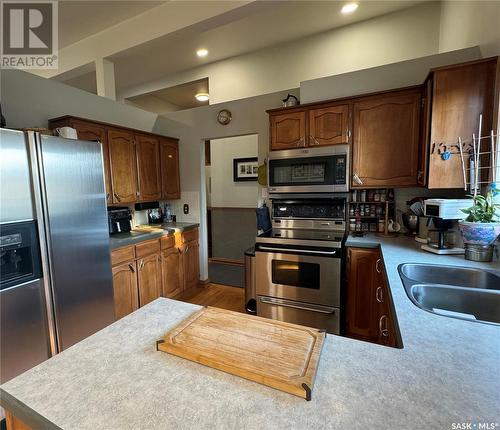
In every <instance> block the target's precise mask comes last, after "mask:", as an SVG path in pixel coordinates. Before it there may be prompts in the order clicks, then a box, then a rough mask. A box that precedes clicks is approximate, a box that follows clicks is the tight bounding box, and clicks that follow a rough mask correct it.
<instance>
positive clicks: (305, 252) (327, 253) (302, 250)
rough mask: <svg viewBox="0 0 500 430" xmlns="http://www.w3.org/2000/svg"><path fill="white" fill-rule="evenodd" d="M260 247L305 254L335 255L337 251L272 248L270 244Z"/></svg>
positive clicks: (274, 250)
mask: <svg viewBox="0 0 500 430" xmlns="http://www.w3.org/2000/svg"><path fill="white" fill-rule="evenodd" d="M259 249H262V250H264V251H273V252H283V251H290V252H302V253H304V254H315V255H335V254H336V253H337V251H314V250H313V249H295V248H272V247H270V246H262V245H261V246H260V247H259Z"/></svg>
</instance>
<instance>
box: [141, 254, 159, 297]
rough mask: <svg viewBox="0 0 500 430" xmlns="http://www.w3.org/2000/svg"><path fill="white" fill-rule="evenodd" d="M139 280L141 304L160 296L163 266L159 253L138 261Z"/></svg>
mask: <svg viewBox="0 0 500 430" xmlns="http://www.w3.org/2000/svg"><path fill="white" fill-rule="evenodd" d="M137 266H138V267H137V270H138V276H137V278H138V281H139V306H144V305H146V304H148V303H149V302H152V301H153V300H155V299H157V298H158V297H160V285H161V266H160V259H159V255H158V254H153V255H150V256H148V257H144V258H141V259H140V260H138V261H137Z"/></svg>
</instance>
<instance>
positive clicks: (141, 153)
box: [136, 134, 161, 201]
mask: <svg viewBox="0 0 500 430" xmlns="http://www.w3.org/2000/svg"><path fill="white" fill-rule="evenodd" d="M159 146H160V142H159V140H158V139H156V138H154V137H152V136H147V135H141V134H139V135H136V152H137V178H138V191H139V194H138V199H139V201H151V200H159V199H161V183H160V158H159V151H160V150H159Z"/></svg>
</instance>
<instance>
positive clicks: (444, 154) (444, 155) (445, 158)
mask: <svg viewBox="0 0 500 430" xmlns="http://www.w3.org/2000/svg"><path fill="white" fill-rule="evenodd" d="M450 156H451V153H450V151H444V152H443V154H442V155H441V158H442V159H443V160H445V161H446V160H449V159H450Z"/></svg>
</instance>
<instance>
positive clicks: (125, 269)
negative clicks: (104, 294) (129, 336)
mask: <svg viewBox="0 0 500 430" xmlns="http://www.w3.org/2000/svg"><path fill="white" fill-rule="evenodd" d="M112 272H113V293H114V301H115V319H117V320H118V319H120V318H123V317H124V316H125V315H128V314H130V313H132V312H134V311H135V310H136V309H138V308H139V294H138V290H137V264H136V262H135V261H129V262H127V263H124V264H120V265H118V266H115V267H113V269H112Z"/></svg>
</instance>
